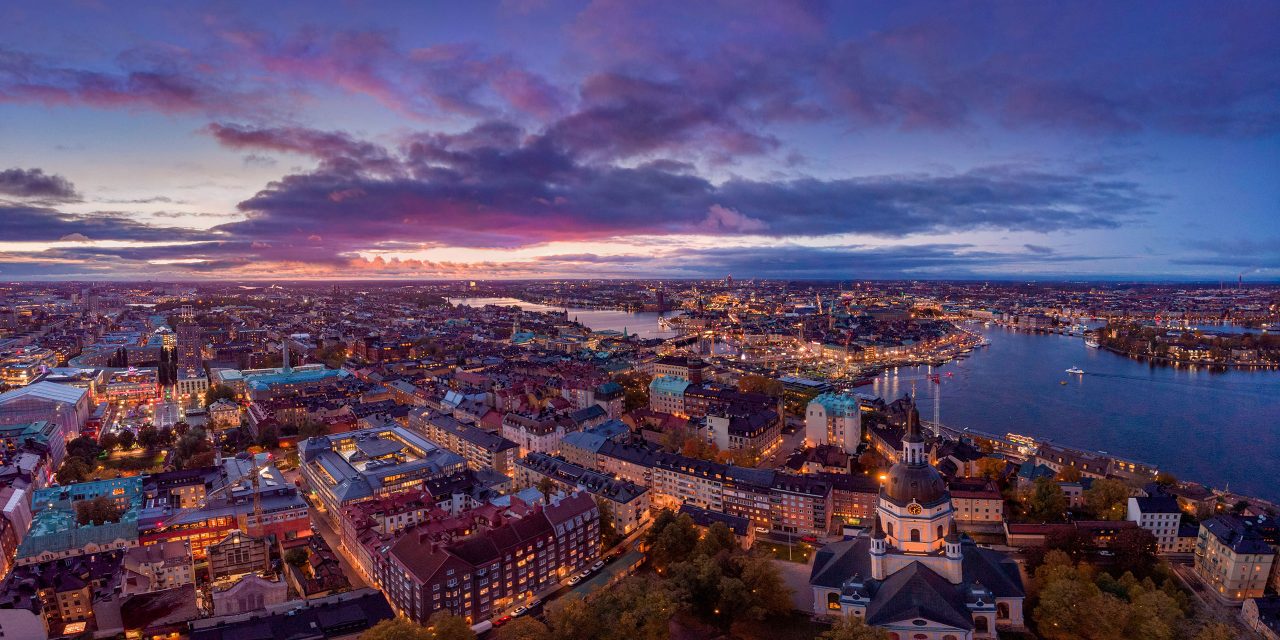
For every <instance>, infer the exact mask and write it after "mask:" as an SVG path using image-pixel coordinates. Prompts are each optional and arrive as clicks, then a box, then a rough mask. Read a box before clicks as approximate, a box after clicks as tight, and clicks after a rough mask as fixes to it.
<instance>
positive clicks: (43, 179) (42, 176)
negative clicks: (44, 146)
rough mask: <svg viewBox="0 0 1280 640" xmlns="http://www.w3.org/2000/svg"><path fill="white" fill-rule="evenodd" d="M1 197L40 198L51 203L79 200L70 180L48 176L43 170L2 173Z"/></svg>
mask: <svg viewBox="0 0 1280 640" xmlns="http://www.w3.org/2000/svg"><path fill="white" fill-rule="evenodd" d="M0 195H10V196H17V197H19V198H39V199H41V200H49V201H64V202H65V201H72V200H79V199H80V194H78V193H76V188H75V185H73V184H71V181H70V180H67V179H66V178H64V177H62V176H59V175H55V174H47V173H45V172H44V170H43V169H17V168H14V169H6V170H4V171H0Z"/></svg>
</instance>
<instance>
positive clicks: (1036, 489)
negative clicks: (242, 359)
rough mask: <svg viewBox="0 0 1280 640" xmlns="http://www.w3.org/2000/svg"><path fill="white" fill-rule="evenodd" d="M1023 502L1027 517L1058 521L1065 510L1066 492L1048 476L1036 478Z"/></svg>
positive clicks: (1037, 519)
mask: <svg viewBox="0 0 1280 640" xmlns="http://www.w3.org/2000/svg"><path fill="white" fill-rule="evenodd" d="M1024 502H1025V507H1026V511H1027V517H1028V518H1030V519H1031V520H1034V521H1037V522H1059V521H1061V520H1062V519H1063V517H1064V516H1065V514H1066V511H1067V496H1066V494H1064V493H1062V487H1059V486H1058V483H1056V482H1054V481H1053V480H1051V479H1049V478H1044V477H1041V478H1036V482H1035V486H1033V487H1032V488H1031V491H1030V493H1029V494H1028V495H1027V497H1026V499H1025V500H1024Z"/></svg>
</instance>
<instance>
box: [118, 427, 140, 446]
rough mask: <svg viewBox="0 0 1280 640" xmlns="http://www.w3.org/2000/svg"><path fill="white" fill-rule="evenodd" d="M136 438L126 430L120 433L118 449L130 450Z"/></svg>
mask: <svg viewBox="0 0 1280 640" xmlns="http://www.w3.org/2000/svg"><path fill="white" fill-rule="evenodd" d="M137 438H138V437H137V436H136V435H135V434H134V433H133V432H132V431H130V430H128V429H125V430H123V431H121V432H120V435H119V440H120V448H121V449H124V450H126V451H127V450H129V449H132V448H133V445H134V443H135V441H136V440H137Z"/></svg>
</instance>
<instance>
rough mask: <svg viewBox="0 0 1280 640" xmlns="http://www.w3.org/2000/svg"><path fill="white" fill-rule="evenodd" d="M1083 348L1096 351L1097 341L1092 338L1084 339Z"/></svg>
mask: <svg viewBox="0 0 1280 640" xmlns="http://www.w3.org/2000/svg"><path fill="white" fill-rule="evenodd" d="M1084 346H1086V347H1089V348H1090V349H1097V348H1098V341H1097V340H1094V339H1093V338H1085V339H1084Z"/></svg>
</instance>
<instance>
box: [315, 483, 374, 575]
mask: <svg viewBox="0 0 1280 640" xmlns="http://www.w3.org/2000/svg"><path fill="white" fill-rule="evenodd" d="M308 504H309V503H308ZM307 511H308V512H309V513H310V514H311V526H312V527H313V528H315V530H316V532H317V533H319V534H320V535H321V537H323V538H324V541H325V542H326V543H328V545H329V548H330V549H333V552H334V555H335V556H337V557H338V565H339V566H340V567H342V572H343V573H345V574H346V575H347V580H348V581H350V582H351V588H352V589H360V588H362V587H367V586H369V583H367V582H365V579H364V577H363V576H361V575H360V572H359V571H356V568H355V567H354V566H352V565H351V560H350V559H349V558H348V557H347V553H346V550H344V549H343V548H342V540H340V539H339V538H338V534H337V532H335V531H334V530H333V527H330V526H329V519H328V518H325V517H324V515H323V514H321V513H320V512H319V511H316V508H315V507H310V508H308V509H307Z"/></svg>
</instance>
